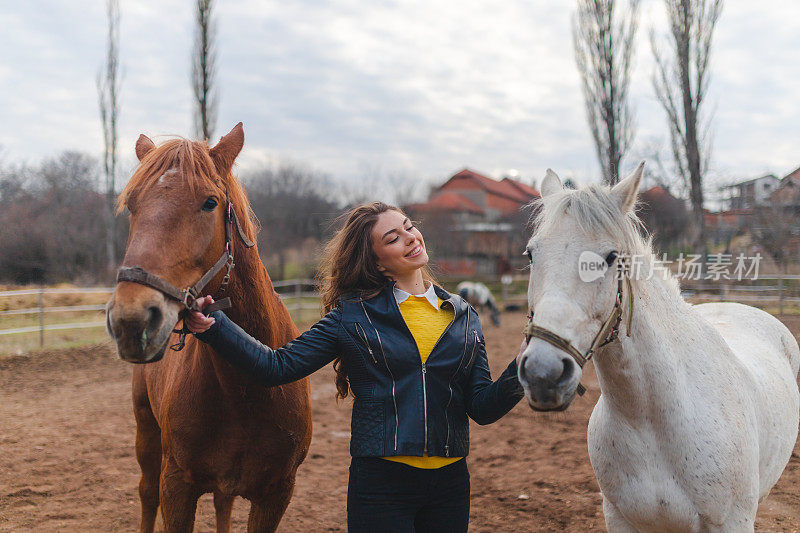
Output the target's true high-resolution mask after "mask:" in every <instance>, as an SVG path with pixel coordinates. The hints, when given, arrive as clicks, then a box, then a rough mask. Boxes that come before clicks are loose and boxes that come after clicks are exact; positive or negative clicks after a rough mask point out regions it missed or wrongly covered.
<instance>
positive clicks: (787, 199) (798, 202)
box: [770, 168, 800, 207]
mask: <svg viewBox="0 0 800 533" xmlns="http://www.w3.org/2000/svg"><path fill="white" fill-rule="evenodd" d="M770 199H771V201H772V203H773V204H775V205H779V206H797V207H800V168H797V169H795V170H794V171H792V172H790V173H789V174H787V175H786V176H784V177H783V178H782V179H781V182H780V185H779V186H778V188H777V189H776V190H775V191H773V192H772V195H771V197H770Z"/></svg>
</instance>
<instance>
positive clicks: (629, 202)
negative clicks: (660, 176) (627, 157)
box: [611, 161, 644, 213]
mask: <svg viewBox="0 0 800 533" xmlns="http://www.w3.org/2000/svg"><path fill="white" fill-rule="evenodd" d="M643 169H644V161H642V162H641V163H639V166H638V167H636V170H634V171H633V173H632V174H631V175H630V176H628V177H627V178H625V179H624V180H622V181H620V182H619V183H617V184H616V185H614V188H613V189H611V194H612V195H613V196H614V197H615V198H616V199H617V204H618V205H619V210H620V211H622V212H623V213H627V212H628V211H630V210H631V209H632V208H633V206H634V204H635V203H636V195H637V194H639V185H640V184H641V183H642V170H643Z"/></svg>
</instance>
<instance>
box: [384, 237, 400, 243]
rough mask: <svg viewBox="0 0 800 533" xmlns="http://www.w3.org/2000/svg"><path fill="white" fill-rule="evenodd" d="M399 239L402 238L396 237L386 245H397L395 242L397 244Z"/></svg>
mask: <svg viewBox="0 0 800 533" xmlns="http://www.w3.org/2000/svg"><path fill="white" fill-rule="evenodd" d="M399 238H400V237H399V236H398V237H395V238H394V239H392V240H391V241H389V242H388V243H386V244H392V243H395V242H397V239H399Z"/></svg>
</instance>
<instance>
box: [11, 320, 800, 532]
mask: <svg viewBox="0 0 800 533" xmlns="http://www.w3.org/2000/svg"><path fill="white" fill-rule="evenodd" d="M780 318H781V319H782V320H783V322H784V323H785V324H786V325H787V326H789V328H790V329H791V330H792V332H793V333H794V334H795V336H798V335H800V316H788V315H784V316H781V317H780ZM485 322H486V325H485V327H484V333H485V336H486V341H487V352H488V354H489V361H490V363H491V366H492V374H493V375H494V376H497V374H498V373H499V372H500V371H501V370H502V368H504V367H505V365H506V364H507V363H508V360H509V359H510V358H511V357H513V355H514V354H515V350H517V349H518V347H519V343H520V341H521V330H522V328H523V326H524V324H525V316H524V314H523V313H505V314H504V315H503V320H502V325H501V326H500V327H498V328H495V327H492V326H491V325H489V324H488V320H487V321H485ZM302 329H303V328H302V327H301V330H302ZM131 371H132V366H131V365H129V364H127V363H123V362H122V361H120V360H119V359H118V358H117V357H116V354H115V352H114V348H113V347H112V345H111V344H110V343H104V344H100V345H97V346H94V347H90V348H73V349H68V350H58V351H47V352H38V353H35V354H32V355H30V356H14V357H8V358H3V359H0V531H133V530H135V529H136V527H137V524H138V518H139V498H138V495H137V483H138V481H139V467H138V465H137V463H136V459H135V457H134V447H133V444H134V435H135V428H134V420H133V413H132V411H131V391H130V378H131ZM583 383H584V385H586V386H587V388H588V392H587V393H586V395H585V396H584V397H583V398H579V399H577V400H576V401H575V402H574V404H573V405H572V406H571V407H570V409H569V410H568V411H566V412H564V413H559V414H537V413H534V412H533V411H531V410H530V408H529V407H528V406H527V404H526V403H525V402H524V401H523V402H520V404H519V405H517V407H515V408H514V409H513V410H512V411H511V413H509V414H508V415H507V416H506V417H505V418H503V419H501V420H500V421H499V422H497V423H495V424H493V425H490V426H485V427H481V426H478V425H476V424H474V423H473V424H471V436H472V445H471V453H470V456H469V457H468V459H467V460H468V461H469V466H470V472H471V475H472V509H471V512H470V531H475V532H490V531H491V532H495V531H503V532H521V531H569V532H578V531H581V532H583V531H604V530H605V526H604V521H603V515H602V508H601V496H600V493H599V489H598V486H597V483H596V481H595V480H594V476H593V474H592V470H591V466H590V465H589V457H588V452H587V449H586V425H587V422H588V419H589V414H590V413H591V410H592V407H593V406H594V403H595V402H596V400H597V398H598V395H599V388H598V386H597V381H596V379H595V377H594V372H593V369H592V368H591V366H589V367H587V369H586V372H585V374H584V380H583ZM334 393H335V388H334V385H333V371H332V369H331V368H330V366H328V367H326V368H324V369H322V370H321V371H319V372H317V373H316V374H314V375H313V376H312V409H313V416H314V437H313V439H312V442H311V449H310V451H309V454H308V458H307V459H306V461H305V462H304V463H303V464H302V465H301V466H300V469H299V470H298V475H297V485H296V488H295V491H294V496H293V497H292V502H291V504H290V505H289V508H288V510H287V512H286V515H285V516H284V519H283V521H282V522H281V525H280V527H279V531H286V532H302V533H309V532H317V531H345V530H346V525H345V499H346V494H347V465H348V464H349V454H348V442H349V423H350V405H351V402H352V401H343V402H340V403H339V404H338V405H337V402H336V401H335V400H334ZM248 508H249V506H248V505H247V504H246V502H244V501H241V500H239V501H237V503H236V504H235V505H234V512H233V521H232V528H233V530H234V531H244V529H245V526H246V520H247V510H248ZM799 509H800V445H798V444H796V445H795V449H794V453H793V454H792V458H791V460H790V462H789V465H788V466H787V468H786V470H785V471H784V473H783V476H782V477H781V479H780V481H779V482H778V484H777V485H776V486H775V488H774V489H773V490H772V492H771V494H770V495H769V497H768V498H767V499H766V500H765V501H764V502H762V504H761V505H760V506H759V511H758V517H757V520H756V530H757V531H779V532H800V511H798V510H799ZM158 528H159V529H160V518H159V522H158ZM196 531H214V508H213V505H212V501H211V497H210V495H206V496H204V497H203V498H201V500H200V504H199V505H198V512H197V523H196Z"/></svg>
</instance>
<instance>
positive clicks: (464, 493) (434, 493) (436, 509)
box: [347, 457, 469, 533]
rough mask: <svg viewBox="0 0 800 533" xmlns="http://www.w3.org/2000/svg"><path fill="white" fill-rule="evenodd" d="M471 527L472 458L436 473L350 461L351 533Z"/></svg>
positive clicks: (445, 532)
mask: <svg viewBox="0 0 800 533" xmlns="http://www.w3.org/2000/svg"><path fill="white" fill-rule="evenodd" d="M468 523H469V471H468V470H467V461H466V459H461V460H459V461H456V462H455V463H453V464H450V465H447V466H444V467H442V468H436V469H430V470H428V469H424V468H414V467H413V466H408V465H406V464H403V463H396V462H394V461H387V460H385V459H381V458H379V457H353V459H352V461H351V462H350V482H349V484H348V486H347V527H348V531H349V532H350V533H411V532H415V533H424V532H435V533H449V532H452V533H463V532H465V531H467V525H468Z"/></svg>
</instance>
